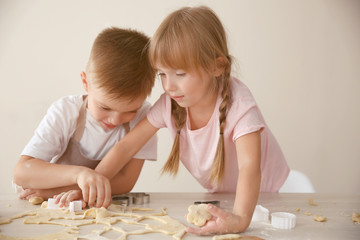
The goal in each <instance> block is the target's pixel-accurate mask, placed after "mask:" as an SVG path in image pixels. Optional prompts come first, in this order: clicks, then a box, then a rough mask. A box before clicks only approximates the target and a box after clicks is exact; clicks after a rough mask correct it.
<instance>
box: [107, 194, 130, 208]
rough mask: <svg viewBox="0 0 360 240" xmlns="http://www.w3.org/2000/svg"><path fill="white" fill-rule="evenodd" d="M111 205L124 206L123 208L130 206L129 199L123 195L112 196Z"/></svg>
mask: <svg viewBox="0 0 360 240" xmlns="http://www.w3.org/2000/svg"><path fill="white" fill-rule="evenodd" d="M111 203H112V204H117V205H125V206H128V205H130V202H129V197H127V196H125V195H114V196H112V198H111Z"/></svg>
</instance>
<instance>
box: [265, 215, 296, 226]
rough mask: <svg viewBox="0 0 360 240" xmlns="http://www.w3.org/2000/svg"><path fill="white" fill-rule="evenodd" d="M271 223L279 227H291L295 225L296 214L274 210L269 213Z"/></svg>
mask: <svg viewBox="0 0 360 240" xmlns="http://www.w3.org/2000/svg"><path fill="white" fill-rule="evenodd" d="M271 225H272V226H273V227H274V228H279V229H292V228H294V227H295V225H296V215H294V214H292V213H287V212H274V213H272V214H271Z"/></svg>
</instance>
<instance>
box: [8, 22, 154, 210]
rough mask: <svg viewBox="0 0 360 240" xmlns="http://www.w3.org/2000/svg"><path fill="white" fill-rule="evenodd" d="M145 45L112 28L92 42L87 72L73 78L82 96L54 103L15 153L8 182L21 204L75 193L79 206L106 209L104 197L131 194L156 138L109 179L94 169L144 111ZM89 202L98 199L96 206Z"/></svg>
mask: <svg viewBox="0 0 360 240" xmlns="http://www.w3.org/2000/svg"><path fill="white" fill-rule="evenodd" d="M148 42H149V38H148V37H147V36H145V35H144V34H142V33H139V32H137V31H133V30H125V29H119V28H108V29H105V30H104V31H102V32H101V33H100V34H99V35H98V36H97V38H96V39H95V41H94V44H93V47H92V50H91V54H90V58H89V62H88V65H87V67H86V73H85V72H81V74H80V76H81V80H82V84H83V87H84V89H85V91H86V92H87V95H83V96H67V97H64V98H62V99H60V100H58V101H57V102H55V103H54V104H53V105H52V106H51V107H50V109H49V110H48V112H47V114H46V116H45V117H44V118H43V120H42V121H41V123H40V125H39V127H38V128H37V130H36V132H35V135H34V136H33V137H32V139H31V140H30V142H29V143H28V144H27V145H26V147H25V149H24V150H23V152H22V153H21V157H20V159H19V161H18V163H17V164H16V166H15V170H14V182H15V184H17V185H19V186H22V187H23V189H25V190H24V191H22V193H21V194H20V195H19V197H20V198H22V199H29V198H30V197H32V196H40V197H43V198H45V199H47V198H49V197H52V196H54V195H57V194H61V193H62V192H68V191H70V192H71V190H75V191H78V190H79V189H80V188H79V187H81V189H83V190H82V191H83V193H84V196H88V195H89V193H91V194H90V197H89V199H84V201H85V202H86V203H88V205H89V206H90V207H92V206H96V207H100V206H107V205H108V204H109V203H110V200H111V199H110V196H111V193H113V194H120V193H125V192H129V191H130V190H131V189H132V188H133V186H134V185H135V183H136V180H137V178H138V176H139V174H140V171H141V169H142V166H143V164H144V160H145V159H151V160H155V159H156V155H157V152H156V151H157V146H156V144H157V142H156V140H157V139H156V137H154V138H152V139H151V140H149V141H148V143H147V145H146V146H144V147H143V148H142V149H141V150H140V151H139V152H138V153H137V154H136V156H134V158H133V159H132V161H130V162H129V163H128V164H127V165H125V166H124V167H123V168H122V169H121V170H120V171H119V172H118V173H117V175H116V176H115V177H114V178H112V179H111V180H109V179H107V178H106V177H104V176H102V175H101V174H99V173H97V172H96V171H95V170H94V169H95V167H96V166H97V164H98V163H99V162H100V161H101V159H102V158H103V157H104V156H105V154H106V153H107V151H108V150H109V149H110V148H111V147H112V146H113V145H114V144H116V143H117V142H118V141H119V140H120V139H121V138H123V137H124V136H125V134H126V133H127V132H128V131H129V129H131V128H133V127H134V126H135V125H136V123H137V122H139V121H140V120H141V119H142V118H144V117H145V116H146V113H147V111H148V110H149V108H150V104H149V103H147V102H145V103H144V101H145V99H146V97H147V96H148V95H149V94H150V93H151V89H152V87H153V85H154V79H155V72H154V70H153V69H152V67H151V65H150V63H149V61H148V57H147V44H148ZM81 175H86V176H87V177H86V178H85V179H86V182H78V181H77V180H78V176H81ZM92 196H94V197H92ZM95 196H105V199H104V201H102V202H100V201H96V199H95V198H96V197H95ZM101 199H103V197H102V198H101ZM95 202H96V204H95ZM94 204H95V205H94Z"/></svg>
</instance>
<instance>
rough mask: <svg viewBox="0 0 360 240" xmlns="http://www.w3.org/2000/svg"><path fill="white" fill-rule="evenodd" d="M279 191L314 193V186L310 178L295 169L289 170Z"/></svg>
mask: <svg viewBox="0 0 360 240" xmlns="http://www.w3.org/2000/svg"><path fill="white" fill-rule="evenodd" d="M279 192H280V193H314V192H315V188H314V186H313V184H312V183H311V180H310V178H309V177H308V176H307V175H305V174H304V173H302V172H300V171H297V170H290V174H289V176H288V178H287V179H286V181H285V183H284V185H283V186H282V187H281V188H280V190H279Z"/></svg>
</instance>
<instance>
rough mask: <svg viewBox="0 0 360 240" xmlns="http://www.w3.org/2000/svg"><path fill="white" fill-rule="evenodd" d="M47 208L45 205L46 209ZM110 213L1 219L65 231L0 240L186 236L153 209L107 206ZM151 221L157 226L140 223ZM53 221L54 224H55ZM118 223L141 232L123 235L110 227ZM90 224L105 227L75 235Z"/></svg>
mask: <svg viewBox="0 0 360 240" xmlns="http://www.w3.org/2000/svg"><path fill="white" fill-rule="evenodd" d="M45 205H46V204H44V206H45ZM109 209H111V210H113V211H110V210H108V209H105V208H91V209H89V210H87V211H79V212H69V210H67V209H47V208H43V207H40V208H37V209H34V210H31V211H28V212H25V213H22V214H18V215H15V216H13V217H9V218H4V219H0V224H10V223H11V222H12V221H13V220H15V219H19V218H24V221H23V222H24V224H56V225H61V226H64V227H65V229H64V230H63V231H61V232H56V233H53V234H46V235H41V236H34V237H12V236H5V235H1V234H0V239H4V240H45V239H58V240H65V239H72V240H73V239H78V238H80V239H83V238H84V239H97V240H100V239H108V238H106V237H105V236H102V234H104V233H106V232H107V231H110V230H113V231H116V232H119V233H121V235H122V236H121V238H118V239H127V236H129V235H140V234H147V233H162V234H166V235H170V236H171V237H172V238H173V239H175V240H181V239H182V237H183V236H184V234H186V231H185V229H186V227H185V226H184V225H183V224H182V223H180V222H179V221H177V220H176V219H173V218H171V217H170V216H168V215H167V213H166V211H165V209H162V210H161V212H155V213H148V212H149V211H154V210H152V209H145V208H144V209H137V208H127V209H126V211H125V210H124V209H123V208H121V209H120V208H116V207H114V206H110V207H109ZM146 219H150V220H154V221H155V222H156V223H155V224H154V223H153V222H152V223H151V224H150V223H142V221H143V220H146ZM54 220H55V221H54ZM117 222H123V223H125V224H133V225H139V226H142V229H138V230H135V231H130V232H126V231H124V230H123V229H121V228H120V227H118V226H116V225H115V226H112V225H113V224H116V223H117ZM89 224H104V225H107V227H104V229H103V230H101V231H97V232H92V233H90V234H89V233H88V234H86V235H84V236H78V234H79V232H78V231H76V230H77V229H78V227H80V226H83V225H89Z"/></svg>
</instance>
